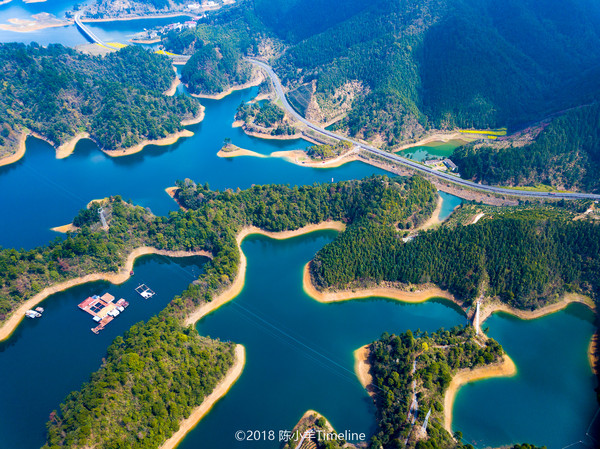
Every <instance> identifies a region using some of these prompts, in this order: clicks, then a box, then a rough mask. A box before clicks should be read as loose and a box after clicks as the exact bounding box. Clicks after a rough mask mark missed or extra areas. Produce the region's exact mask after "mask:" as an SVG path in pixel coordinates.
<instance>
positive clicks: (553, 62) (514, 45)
mask: <svg viewBox="0 0 600 449" xmlns="http://www.w3.org/2000/svg"><path fill="white" fill-rule="evenodd" d="M267 4H268V7H267ZM336 5H339V2H332V1H330V0H329V1H328V0H274V1H269V2H266V0H255V1H254V11H255V13H256V14H257V15H258V16H259V17H260V18H261V19H262V20H263V22H264V23H265V24H266V25H267V26H268V27H270V28H271V29H272V30H273V32H274V33H276V34H277V35H279V36H281V37H283V38H285V39H287V41H288V43H289V44H290V47H289V48H288V49H287V51H286V52H285V53H284V55H283V56H282V57H280V58H279V59H278V60H276V61H275V64H276V68H277V71H278V73H279V74H280V75H282V77H283V79H284V81H285V82H286V83H287V85H288V87H290V89H291V90H292V95H291V96H292V97H296V98H297V99H298V101H296V106H297V108H298V109H299V110H300V111H301V112H303V113H305V114H308V115H311V114H312V116H311V118H312V119H316V120H319V119H320V121H322V122H326V121H328V119H330V118H332V117H333V116H335V115H336V113H338V112H339V111H336V109H335V105H333V107H332V105H331V104H328V99H329V98H331V97H332V96H334V95H335V94H336V93H339V92H340V91H343V90H348V89H347V87H348V86H349V85H350V83H352V82H354V85H355V86H360V89H358V92H357V91H356V89H355V90H354V93H356V99H355V101H354V102H353V106H352V108H351V109H350V111H349V113H348V117H347V118H346V119H345V120H344V121H343V122H342V123H341V124H339V125H338V126H339V127H341V128H344V129H346V130H347V131H348V132H349V133H350V134H353V135H357V136H359V137H364V138H367V139H376V140H377V139H378V140H380V141H381V143H382V144H383V145H384V146H385V145H390V146H392V145H395V144H397V143H398V142H400V141H401V140H407V139H411V138H416V137H419V136H420V135H422V134H423V133H425V132H426V131H427V130H428V129H429V128H431V127H434V128H456V127H459V128H470V127H476V128H487V127H498V126H509V127H514V126H519V125H520V124H522V123H524V122H528V121H532V120H537V119H539V118H541V117H542V116H544V115H546V114H549V113H552V112H556V111H558V110H560V109H564V108H567V107H571V106H576V105H578V104H581V103H583V102H589V101H591V100H593V99H595V98H598V96H599V95H598V93H599V92H600V87H599V82H598V81H597V78H594V77H593V76H591V73H597V71H598V68H600V6H599V4H598V2H597V1H595V0H564V1H558V0H536V1H531V0H524V1H523V0H507V1H504V2H497V1H493V0H375V1H373V2H371V3H359V2H355V1H352V0H351V1H349V2H347V3H345V5H344V7H341V8H340V11H339V13H336V12H335V11H334V10H335V6H336ZM280 10H281V14H280V15H278V14H277V11H280ZM332 11H333V12H332ZM319 109H322V110H323V111H321V112H322V113H320V111H319Z"/></svg>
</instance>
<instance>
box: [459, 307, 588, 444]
mask: <svg viewBox="0 0 600 449" xmlns="http://www.w3.org/2000/svg"><path fill="white" fill-rule="evenodd" d="M486 326H489V329H490V330H489V336H490V337H493V338H495V339H496V340H498V341H499V342H500V343H501V344H502V346H503V347H504V350H505V351H506V352H507V353H508V355H509V356H510V357H511V358H512V359H513V361H514V362H515V364H516V365H517V370H518V373H517V375H516V376H515V377H512V378H505V379H501V378H499V379H488V380H485V381H480V382H475V383H473V384H469V385H466V386H465V387H463V388H461V389H460V390H459V392H458V395H457V397H456V402H455V405H454V422H453V425H452V427H453V429H459V430H462V431H463V433H464V438H465V440H466V441H467V442H469V443H472V444H475V445H477V446H479V447H486V446H495V447H497V446H499V445H502V444H506V443H516V442H529V443H532V444H536V445H539V446H541V445H546V446H547V447H548V448H561V447H564V446H566V445H568V444H571V443H575V442H577V441H580V440H583V441H585V442H586V443H588V444H589V443H591V440H589V439H588V438H586V437H585V433H586V431H587V429H588V426H589V425H590V423H591V420H592V418H593V416H594V413H595V412H596V410H597V408H598V404H597V403H596V400H595V398H594V394H593V389H594V388H595V386H596V379H595V377H594V376H593V374H592V371H591V368H590V365H589V362H588V359H587V345H588V344H589V341H590V338H591V336H592V334H593V332H594V315H593V313H592V312H591V311H590V310H589V309H587V308H586V307H585V306H583V305H580V304H573V305H570V306H569V307H568V308H567V309H565V310H564V311H561V312H558V313H555V314H553V315H549V316H546V317H543V318H540V319H537V320H533V321H523V320H520V319H517V318H515V317H513V316H511V315H507V314H503V313H499V314H495V315H493V316H492V317H490V318H489V319H488V320H487V321H486V322H485V323H484V325H483V327H484V328H485V327H486ZM597 422H598V421H596V423H597ZM596 430H597V429H596ZM590 447H591V446H590Z"/></svg>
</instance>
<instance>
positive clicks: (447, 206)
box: [438, 191, 463, 221]
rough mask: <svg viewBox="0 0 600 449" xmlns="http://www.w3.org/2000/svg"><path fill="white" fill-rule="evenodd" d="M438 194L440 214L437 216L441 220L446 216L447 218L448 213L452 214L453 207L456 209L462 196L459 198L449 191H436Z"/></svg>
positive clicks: (460, 202)
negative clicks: (440, 206)
mask: <svg viewBox="0 0 600 449" xmlns="http://www.w3.org/2000/svg"><path fill="white" fill-rule="evenodd" d="M438 193H439V195H440V196H441V197H442V209H441V210H440V214H439V215H438V218H439V219H440V220H442V221H444V220H445V219H446V218H448V217H449V216H450V214H452V212H454V209H456V208H457V207H458V206H460V205H461V204H462V201H463V200H462V198H459V197H457V196H454V195H450V194H449V193H446V192H441V191H440V192H438Z"/></svg>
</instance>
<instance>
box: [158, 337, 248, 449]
mask: <svg viewBox="0 0 600 449" xmlns="http://www.w3.org/2000/svg"><path fill="white" fill-rule="evenodd" d="M245 364H246V350H245V348H244V347H243V346H242V345H236V347H235V361H234V363H233V366H232V367H231V368H230V369H229V371H227V374H226V375H225V377H224V378H223V379H222V380H221V382H219V384H218V385H217V386H216V387H215V389H214V390H213V391H212V393H211V394H209V395H208V396H207V397H206V398H205V399H204V401H202V404H200V405H199V406H198V407H196V408H195V409H194V410H192V414H191V415H190V416H189V417H187V418H186V419H184V420H182V421H181V422H180V423H179V430H177V432H175V433H174V434H173V435H172V436H171V438H169V439H168V440H167V441H165V442H164V443H163V444H162V445H161V446H160V449H174V448H175V447H176V446H177V445H178V444H179V443H180V442H181V441H182V440H183V438H184V437H185V436H186V434H187V433H188V432H189V431H190V430H192V429H193V428H194V427H195V426H196V424H198V422H199V421H200V420H201V419H202V418H203V417H204V415H206V414H207V413H208V412H209V411H210V409H211V408H212V407H213V405H214V404H215V403H216V402H217V401H218V400H219V399H221V398H222V397H223V396H225V394H227V392H228V391H229V389H230V388H231V387H232V385H233V384H234V383H235V382H236V381H237V380H238V379H239V377H240V376H241V374H242V371H243V370H244V365H245Z"/></svg>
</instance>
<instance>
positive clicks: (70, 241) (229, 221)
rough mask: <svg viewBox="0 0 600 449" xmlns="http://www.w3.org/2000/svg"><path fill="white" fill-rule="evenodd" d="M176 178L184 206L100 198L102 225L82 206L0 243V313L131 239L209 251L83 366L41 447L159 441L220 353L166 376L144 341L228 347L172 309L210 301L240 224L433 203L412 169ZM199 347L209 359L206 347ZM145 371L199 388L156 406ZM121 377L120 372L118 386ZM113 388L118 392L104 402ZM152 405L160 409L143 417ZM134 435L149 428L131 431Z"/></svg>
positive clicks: (234, 268)
mask: <svg viewBox="0 0 600 449" xmlns="http://www.w3.org/2000/svg"><path fill="white" fill-rule="evenodd" d="M179 187H180V189H179V190H178V191H177V195H176V198H177V200H178V201H179V202H180V203H181V204H182V205H183V206H184V207H185V208H186V209H187V211H181V212H174V213H171V214H170V215H169V217H155V216H153V215H151V214H150V213H148V211H146V210H145V209H143V208H141V207H135V206H132V205H130V204H128V203H125V202H123V201H122V199H121V198H119V197H113V198H112V199H111V200H110V203H109V204H106V205H105V209H106V211H107V214H109V215H110V220H109V230H108V231H104V230H102V229H98V225H97V224H96V221H97V218H96V219H92V215H91V214H89V213H88V212H87V211H82V212H81V214H80V215H79V217H78V218H77V220H76V221H77V224H78V225H79V226H80V230H79V231H78V232H77V233H70V234H68V236H67V238H66V239H65V240H64V241H61V240H60V239H57V240H56V241H54V242H52V243H51V244H50V245H49V246H47V247H41V248H37V249H33V250H29V251H17V250H14V249H3V250H1V251H0V268H1V270H0V272H1V273H2V274H1V276H2V288H1V290H0V305H1V307H2V316H1V318H2V319H3V321H4V320H6V318H7V317H8V316H9V315H10V313H11V311H13V310H15V308H16V307H17V306H18V305H19V304H20V303H21V302H22V301H24V300H26V299H27V298H29V297H31V296H32V295H33V294H35V293H36V292H38V291H40V290H41V289H42V288H44V287H46V286H48V285H52V284H56V283H57V282H60V281H63V280H68V279H74V278H77V277H79V276H81V275H83V274H84V273H85V274H87V273H90V272H93V271H109V272H110V271H112V272H115V271H117V270H118V268H119V266H120V265H121V264H122V263H123V260H124V259H125V257H126V255H127V254H129V253H130V252H131V251H132V250H133V249H134V248H136V247H139V246H143V245H146V246H153V247H156V248H160V249H165V250H187V251H190V250H200V249H201V250H204V251H209V252H210V253H212V255H213V258H212V260H211V261H209V262H208V263H207V264H206V265H205V267H204V273H203V274H202V275H201V277H200V278H199V279H198V280H197V281H195V282H194V283H193V284H191V285H190V286H189V288H188V289H187V290H186V291H185V292H184V293H183V294H182V295H181V296H180V297H176V298H175V299H174V300H173V301H172V302H171V303H170V304H169V306H168V307H167V308H166V309H165V310H164V311H163V312H161V314H160V315H159V317H158V318H156V319H153V320H150V321H148V322H147V323H145V324H140V325H138V326H137V327H136V328H135V329H133V330H132V332H133V333H130V334H128V335H127V336H126V337H125V340H124V341H125V343H123V342H122V341H121V340H119V339H117V340H116V341H115V344H114V345H113V346H112V347H111V350H110V352H109V357H108V359H107V362H106V363H105V364H104V365H103V367H102V368H101V369H100V371H98V372H97V373H94V374H93V375H92V376H91V378H90V381H89V383H87V384H86V385H85V386H84V387H83V389H82V390H81V392H75V393H73V394H72V395H71V396H70V397H69V398H68V399H67V401H66V402H65V404H63V406H62V407H61V410H60V412H57V413H55V414H53V417H52V420H51V422H50V423H49V426H50V427H49V428H50V431H49V436H48V447H51V448H56V447H85V446H87V445H90V444H92V442H93V444H95V445H97V446H98V447H114V445H126V446H127V447H131V448H142V447H143V448H148V447H158V446H159V445H160V443H161V442H162V441H161V440H164V439H166V438H167V437H168V436H170V433H172V431H174V430H175V429H176V427H177V425H176V423H177V421H178V419H180V417H181V416H183V415H184V414H185V411H186V410H190V409H191V408H193V407H195V406H198V405H199V401H201V400H202V397H203V396H202V395H203V394H204V393H203V392H206V391H208V389H209V388H208V386H209V385H212V384H210V383H207V384H204V383H202V381H201V380H200V379H202V378H204V377H205V376H208V377H209V378H214V379H215V380H216V379H217V378H218V377H219V376H220V375H221V374H222V373H223V372H224V371H225V370H226V367H227V363H226V362H223V363H222V364H217V365H214V364H213V365H214V366H210V367H209V365H208V364H207V365H200V366H199V367H198V369H197V370H196V371H195V373H194V371H190V372H189V373H187V374H186V375H185V376H183V377H179V376H174V375H173V373H172V372H171V371H168V370H167V371H165V367H164V366H162V362H161V358H162V356H160V357H158V356H157V357H154V354H163V356H168V352H167V354H164V353H163V352H161V350H160V348H159V346H155V345H154V344H151V345H150V347H148V344H149V342H152V341H159V340H160V341H163V340H164V341H171V340H172V338H175V339H176V341H175V342H173V343H174V344H175V345H176V346H180V345H183V346H182V349H185V350H184V351H183V353H182V354H180V355H176V354H173V355H170V356H168V359H167V360H169V362H168V363H169V364H170V363H177V360H181V359H178V357H187V356H186V355H185V354H186V352H187V351H195V350H200V351H204V350H206V351H209V353H211V354H214V356H217V354H221V356H223V354H225V353H230V352H231V348H230V347H228V346H219V345H215V344H214V343H210V342H204V341H203V340H202V339H201V340H193V339H192V336H191V334H189V332H188V331H186V329H185V327H184V326H183V324H182V322H181V319H183V318H185V317H186V316H187V315H188V314H189V313H190V312H191V311H193V310H195V309H196V308H197V307H198V305H200V304H202V303H205V302H206V301H210V300H211V299H212V298H213V297H214V296H215V295H216V294H217V293H218V292H220V291H222V290H223V289H225V288H226V287H227V286H229V285H230V284H231V283H232V281H233V280H234V279H235V278H236V276H238V268H239V263H240V253H239V249H238V246H237V242H236V235H237V233H238V232H240V231H241V229H242V228H243V227H244V226H256V227H259V228H262V229H266V230H270V231H283V230H288V229H297V228H300V227H302V226H304V225H307V224H310V223H320V222H322V221H325V220H340V221H343V222H346V223H354V222H360V221H363V220H366V221H373V222H376V223H382V224H384V223H386V224H390V223H394V222H396V221H398V220H407V219H408V218H409V217H416V216H419V217H423V219H426V218H427V216H428V215H429V214H430V213H431V211H432V210H433V209H434V208H435V189H434V188H433V186H432V185H431V184H430V183H428V182H427V181H425V180H423V179H422V178H419V177H412V178H405V179H403V178H396V179H389V178H386V177H381V176H377V177H372V178H369V179H366V180H364V181H344V182H340V183H336V184H323V185H315V186H310V187H294V188H290V187H286V186H264V187H261V186H255V187H253V188H251V189H248V190H244V191H238V192H233V191H231V190H228V191H224V192H215V191H211V190H210V189H209V188H208V186H202V185H195V184H194V183H192V182H191V181H187V182H181V183H179ZM160 323H162V324H160ZM194 332H195V331H194ZM164 334H169V335H171V336H170V337H167V335H164ZM178 334H183V335H184V336H187V338H188V339H189V340H193V341H188V340H186V339H185V338H184V337H181V341H179V340H178V337H176V336H177V335H178ZM173 336H175V337H173ZM194 338H198V337H194ZM157 344H158V343H157ZM210 345H213V346H210ZM194 348H196V349H194ZM209 348H212V349H209ZM155 350H156V351H158V352H154V351H155ZM148 351H150V352H148ZM132 353H136V354H138V355H139V357H140V359H139V360H138V358H137V357H134V356H130V355H128V354H132ZM207 356H208V357H209V358H208V360H210V357H212V355H207ZM134 359H135V360H134ZM225 360H227V359H225ZM129 365H131V366H132V367H133V368H136V367H137V368H141V367H143V370H140V369H137V368H136V369H133V368H132V369H127V370H126V371H127V377H126V378H123V377H122V375H119V374H118V371H119V370H120V369H121V368H123V369H125V368H127V367H128V366H129ZM148 372H153V373H156V376H155V380H154V381H155V382H158V383H160V385H161V391H165V392H166V391H167V390H168V391H177V390H178V389H179V390H180V391H185V389H186V388H187V387H186V385H193V384H194V385H195V384H198V383H199V382H200V385H204V386H205V387H206V388H203V389H202V390H201V391H200V392H199V393H198V394H196V395H194V396H193V397H189V398H187V399H184V398H178V397H177V395H172V394H166V393H165V395H162V396H161V399H160V400H161V401H162V404H163V405H164V408H163V407H162V406H157V407H158V408H156V410H154V409H153V408H147V407H141V403H140V400H139V397H140V395H142V394H145V393H144V391H146V390H144V391H142V390H141V389H140V390H138V389H137V388H133V387H131V386H130V385H140V388H141V386H142V385H146V381H145V380H143V378H145V377H146V374H145V373H148ZM120 376H121V377H120ZM125 380H126V381H127V382H126V384H125V386H122V385H121V383H122V382H123V381H125ZM163 387H164V388H163ZM115 391H118V392H119V394H121V395H123V398H125V399H123V400H122V401H119V402H118V403H117V404H114V405H110V403H111V402H113V394H115V393H114V392H115ZM157 400H158V399H157ZM182 401H184V402H182ZM83 409H87V410H90V411H92V412H93V411H94V410H96V411H98V412H99V413H100V411H101V410H104V411H110V412H111V413H112V412H114V414H115V416H114V417H107V418H106V419H108V420H111V419H125V418H126V419H125V420H126V421H127V422H126V426H124V428H123V431H122V433H121V432H119V434H107V433H101V434H99V433H98V429H99V427H98V425H99V421H98V422H91V420H90V415H89V414H88V413H87V412H86V413H81V412H80V410H83ZM159 409H160V410H159ZM155 412H156V413H158V416H160V419H158V420H157V419H156V418H151V416H150V415H152V416H154V415H155ZM165 413H166V414H165ZM117 416H118V418H117ZM124 417H125V418H124ZM165 421H166V422H168V423H169V424H168V428H164V427H160V430H157V428H156V426H157V425H158V424H160V423H163V422H165ZM138 435H144V436H148V438H143V439H140V438H139V437H138Z"/></svg>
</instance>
